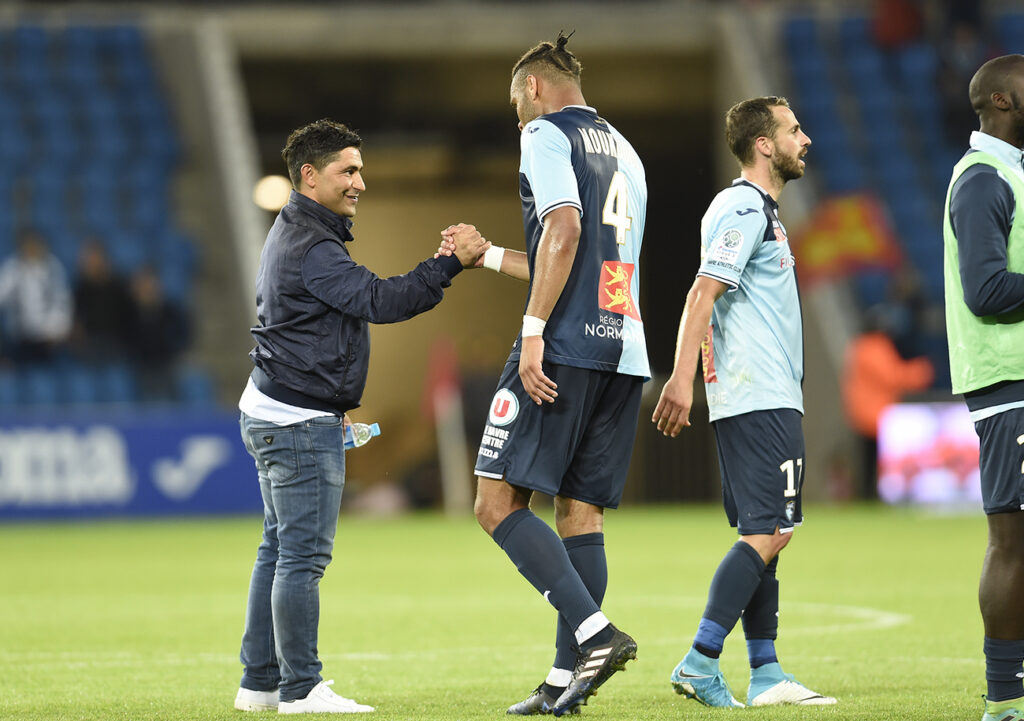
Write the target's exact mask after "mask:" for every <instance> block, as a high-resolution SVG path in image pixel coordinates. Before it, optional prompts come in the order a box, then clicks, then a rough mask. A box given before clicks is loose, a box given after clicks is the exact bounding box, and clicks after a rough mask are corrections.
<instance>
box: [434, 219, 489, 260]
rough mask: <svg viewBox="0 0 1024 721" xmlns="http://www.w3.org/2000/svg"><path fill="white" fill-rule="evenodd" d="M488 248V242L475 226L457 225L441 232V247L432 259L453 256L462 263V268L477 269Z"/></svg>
mask: <svg viewBox="0 0 1024 721" xmlns="http://www.w3.org/2000/svg"><path fill="white" fill-rule="evenodd" d="M490 247H491V243H490V241H488V240H487V239H486V238H485V237H483V236H482V235H480V231H478V230H477V229H476V227H475V226H472V225H466V224H465V223H459V224H457V225H449V226H448V227H447V228H445V229H444V230H442V231H441V245H439V246H438V248H437V252H436V253H434V257H435V258H439V257H441V256H442V255H454V256H455V257H456V258H458V259H459V260H460V261H461V262H462V267H463V268H479V267H481V266H482V265H483V262H484V253H486V252H487V249H488V248H490Z"/></svg>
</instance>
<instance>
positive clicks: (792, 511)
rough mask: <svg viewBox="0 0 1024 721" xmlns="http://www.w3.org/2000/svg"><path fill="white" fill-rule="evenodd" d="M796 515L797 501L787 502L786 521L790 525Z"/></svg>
mask: <svg viewBox="0 0 1024 721" xmlns="http://www.w3.org/2000/svg"><path fill="white" fill-rule="evenodd" d="M795 515H796V501H787V502H786V520H787V521H789V522H790V523H792V522H793V516H795Z"/></svg>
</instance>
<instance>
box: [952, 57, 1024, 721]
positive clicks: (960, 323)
mask: <svg viewBox="0 0 1024 721" xmlns="http://www.w3.org/2000/svg"><path fill="white" fill-rule="evenodd" d="M969 92H970V98H971V105H972V106H973V107H974V111H975V112H976V113H977V114H978V117H979V118H980V119H981V129H980V130H978V131H975V132H974V133H972V134H971V140H970V149H969V150H968V151H967V153H966V154H965V155H964V157H963V158H962V159H961V160H960V162H958V163H957V164H956V166H955V167H954V168H953V177H952V179H951V180H950V183H949V191H948V192H947V194H946V209H945V214H944V223H943V224H944V229H943V236H944V246H945V273H946V332H947V334H948V336H949V362H950V376H951V379H952V382H953V392H954V393H963V394H964V400H965V401H966V402H967V408H968V409H969V410H970V413H971V420H973V421H974V427H975V430H976V431H977V433H978V436H979V438H980V439H981V492H982V498H983V499H984V508H985V513H986V514H987V516H988V549H987V551H986V553H985V564H984V566H983V568H982V572H981V584H980V587H979V591H978V600H979V603H980V606H981V616H982V619H983V621H984V625H985V645H984V650H985V678H986V680H987V683H988V693H987V696H986V698H985V713H984V715H983V716H982V721H1015V720H1016V719H1024V663H1022V662H1024V603H1022V600H1024V169H1022V165H1021V162H1022V153H1021V148H1022V146H1024V55H1005V56H1003V57H999V58H994V59H993V60H990V61H988V62H987V63H985V64H984V65H982V66H981V68H980V69H979V70H978V72H977V73H975V75H974V77H973V78H972V79H971V85H970V90H969Z"/></svg>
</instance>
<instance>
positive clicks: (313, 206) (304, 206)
mask: <svg viewBox="0 0 1024 721" xmlns="http://www.w3.org/2000/svg"><path fill="white" fill-rule="evenodd" d="M288 204H289V205H294V206H295V207H297V208H299V209H300V210H303V211H305V212H306V213H309V214H310V215H312V216H313V217H315V218H316V219H317V220H319V221H320V222H322V223H323V224H324V225H326V226H327V227H328V228H331V229H332V230H334V231H335V232H336V233H337V234H338V236H339V237H340V238H341V239H342V240H343V241H345V242H348V241H350V240H352V219H351V218H346V217H345V216H343V215H338V214H337V213H335V212H334V211H333V210H330V209H329V208H325V207H324V206H322V205H320V203H318V202H316V201H315V200H313V199H312V198H309V197H307V196H305V195H303V194H302V193H300V192H298V191H296V190H292V194H291V196H290V197H289V198H288Z"/></svg>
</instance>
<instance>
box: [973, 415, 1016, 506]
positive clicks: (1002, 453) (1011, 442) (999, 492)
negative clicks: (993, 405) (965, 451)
mask: <svg viewBox="0 0 1024 721" xmlns="http://www.w3.org/2000/svg"><path fill="white" fill-rule="evenodd" d="M974 430H976V431H977V432H978V438H980V439H981V449H980V451H981V458H980V463H979V465H980V466H981V498H982V502H983V503H984V507H985V513H988V514H992V513H1009V512H1010V511H1020V510H1021V509H1024V445H1022V443H1024V408H1011V409H1010V410H1008V411H1003V412H1002V413H1000V414H998V415H994V416H991V417H990V418H984V419H982V420H980V421H978V422H977V423H975V424H974Z"/></svg>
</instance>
